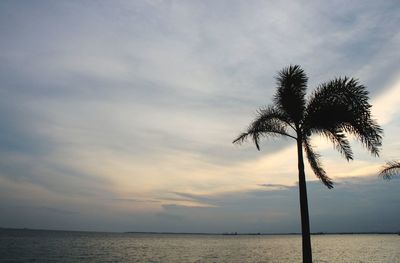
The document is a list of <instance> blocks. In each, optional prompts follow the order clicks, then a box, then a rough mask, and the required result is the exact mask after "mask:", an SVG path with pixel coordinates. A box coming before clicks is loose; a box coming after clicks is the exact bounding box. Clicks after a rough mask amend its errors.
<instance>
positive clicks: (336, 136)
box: [309, 128, 353, 161]
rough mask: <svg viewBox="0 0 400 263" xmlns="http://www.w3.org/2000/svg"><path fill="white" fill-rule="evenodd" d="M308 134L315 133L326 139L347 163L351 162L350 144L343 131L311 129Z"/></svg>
mask: <svg viewBox="0 0 400 263" xmlns="http://www.w3.org/2000/svg"><path fill="white" fill-rule="evenodd" d="M309 133H317V134H320V135H322V136H324V137H326V138H328V139H329V140H330V141H331V142H332V143H333V146H334V147H335V149H336V150H338V151H339V153H341V154H342V155H343V156H344V158H346V160H347V161H350V160H353V151H352V150H351V146H350V142H349V140H348V139H347V137H346V134H345V133H344V132H343V130H341V129H339V128H325V129H311V131H309Z"/></svg>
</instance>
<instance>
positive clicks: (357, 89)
mask: <svg viewBox="0 0 400 263" xmlns="http://www.w3.org/2000/svg"><path fill="white" fill-rule="evenodd" d="M368 100H369V97H368V91H367V90H366V89H365V86H363V85H361V84H359V83H358V81H357V80H356V79H352V78H351V79H350V78H347V77H345V78H337V79H334V80H332V81H329V82H327V83H324V84H322V85H320V86H319V87H318V88H317V90H316V91H315V92H314V93H313V94H312V96H311V98H310V100H309V103H308V104H307V107H306V113H305V117H304V122H303V126H304V129H305V130H309V131H312V130H318V131H324V130H327V131H328V132H329V133H332V131H333V133H332V134H337V135H340V133H349V134H352V135H355V137H356V138H357V139H358V140H359V141H360V142H361V143H362V144H363V145H364V146H365V147H366V148H367V149H368V150H369V151H370V152H371V154H373V155H375V156H378V155H379V148H380V146H381V145H382V129H381V128H380V126H379V125H378V124H377V123H376V121H375V120H374V119H372V117H371V105H370V104H369V102H368ZM336 131H339V133H337V132H336ZM339 137H340V136H339ZM328 138H330V137H328ZM330 139H334V140H333V141H334V142H335V140H336V139H337V138H336V139H335V138H333V137H332V138H330ZM336 142H338V141H337V140H336ZM344 143H345V144H344V145H343V146H345V147H347V145H346V144H348V142H347V140H346V141H345V142H344ZM339 146H340V145H339ZM338 149H339V150H340V149H341V150H342V153H345V151H344V150H345V149H344V148H342V147H339V148H338ZM348 157H350V156H346V158H347V159H348V160H349V158H348ZM350 159H351V158H350Z"/></svg>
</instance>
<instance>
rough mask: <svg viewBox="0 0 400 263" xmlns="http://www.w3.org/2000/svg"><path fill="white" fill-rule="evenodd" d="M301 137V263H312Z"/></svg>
mask: <svg viewBox="0 0 400 263" xmlns="http://www.w3.org/2000/svg"><path fill="white" fill-rule="evenodd" d="M301 138H302V136H301V134H298V136H297V157H298V169H299V193H300V213H301V233H302V241H303V263H312V252H311V238H310V220H309V217H308V201H307V187H306V174H305V172H304V161H303V147H302V139H301Z"/></svg>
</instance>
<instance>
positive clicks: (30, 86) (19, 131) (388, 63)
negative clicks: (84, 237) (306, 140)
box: [0, 0, 400, 233]
mask: <svg viewBox="0 0 400 263" xmlns="http://www.w3.org/2000/svg"><path fill="white" fill-rule="evenodd" d="M399 14H400V4H399V2H398V1H397V0H394V1H389V0H388V1H222V0H221V1H156V0H155V1H144V0H143V1H117V0H116V1H73V0H71V1H40V0H39V1H22V0H21V1H11V0H10V1H8V0H2V1H0V35H1V39H0V79H1V85H0V94H1V95H0V122H1V125H0V214H1V215H2V216H1V217H0V227H17V228H20V227H27V228H39V229H66V230H90V231H162V232H213V233H221V232H239V233H246V232H262V233H282V232H300V210H299V200H298V188H297V170H296V169H297V164H296V160H297V159H296V158H297V157H296V148H295V145H294V144H293V142H292V141H289V140H287V139H284V138H275V139H272V140H271V139H269V140H268V139H267V140H264V141H263V142H262V144H261V151H257V150H256V148H255V146H254V145H252V144H251V143H247V144H243V145H240V146H238V145H233V144H232V141H233V139H234V138H235V137H236V136H238V135H239V133H240V132H242V131H243V130H244V129H245V128H246V127H247V125H248V124H249V123H250V121H251V120H252V119H253V118H254V116H255V114H256V110H257V109H258V108H259V107H263V106H265V105H269V104H270V103H272V97H273V95H274V93H275V87H276V85H275V79H274V77H275V76H276V73H277V71H279V70H280V69H282V68H283V67H286V66H288V65H294V64H299V65H301V67H302V68H303V69H304V70H305V72H306V73H307V75H308V77H309V87H308V94H311V92H312V91H313V90H314V89H315V88H316V87H317V86H318V85H319V84H320V83H323V82H325V81H329V80H331V79H332V78H334V77H339V76H349V77H354V78H358V79H359V80H360V82H361V83H362V84H363V85H365V86H367V88H368V91H369V92H370V98H371V104H372V105H373V107H372V114H373V116H374V118H375V119H376V120H377V121H378V123H379V124H380V125H381V126H382V128H383V129H384V139H383V147H382V149H381V152H380V157H379V158H376V157H373V156H370V155H369V154H368V153H367V151H366V150H365V149H364V148H363V147H362V145H360V143H359V142H357V141H355V140H353V141H352V146H353V150H354V155H355V160H354V161H351V162H347V161H346V160H345V159H344V158H342V157H341V156H340V154H339V153H338V152H337V151H335V150H334V149H333V147H332V145H330V144H329V143H328V142H327V140H326V139H324V138H320V137H314V138H313V144H314V145H315V146H316V147H317V148H316V149H317V150H318V151H319V152H320V153H321V154H322V162H323V165H324V167H325V169H326V171H327V173H328V175H329V176H330V177H332V178H333V179H334V182H335V188H333V189H331V190H329V189H327V188H326V187H325V186H324V185H323V184H321V183H320V182H319V181H318V180H317V178H316V177H315V176H314V175H313V174H312V172H311V171H310V169H309V168H307V170H306V173H307V181H308V195H309V197H308V199H309V209H310V222H311V231H313V232H356V231H400V209H399V207H400V205H399V204H400V177H395V178H394V179H393V180H391V181H385V180H383V179H382V178H381V177H379V176H378V173H379V170H380V168H381V167H382V165H383V164H385V162H386V161H390V160H397V159H398V158H400V142H399V140H398V136H397V135H398V134H400V107H399V106H398V105H399V103H400V96H399V94H400V67H399V61H400V50H399V46H400V30H399V24H400V15H399Z"/></svg>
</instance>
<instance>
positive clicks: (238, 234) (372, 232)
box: [0, 227, 400, 236]
mask: <svg viewBox="0 0 400 263" xmlns="http://www.w3.org/2000/svg"><path fill="white" fill-rule="evenodd" d="M21 230H23V231H55V232H87V233H116V234H148V235H223V236H277V235H301V233H300V232H298V233H261V232H260V233H258V232H257V233H240V232H221V233H207V232H168V231H167V232H157V231H124V232H116V231H85V230H59V229H34V228H10V227H0V231H21ZM368 234H369V235H371V234H374V235H400V231H393V232H380V231H370V232H368V231H367V232H312V233H311V235H368Z"/></svg>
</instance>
